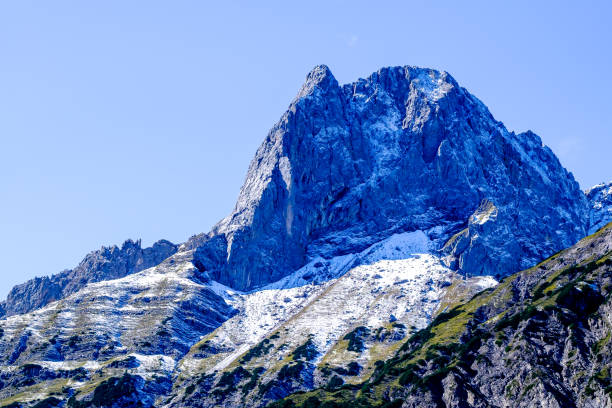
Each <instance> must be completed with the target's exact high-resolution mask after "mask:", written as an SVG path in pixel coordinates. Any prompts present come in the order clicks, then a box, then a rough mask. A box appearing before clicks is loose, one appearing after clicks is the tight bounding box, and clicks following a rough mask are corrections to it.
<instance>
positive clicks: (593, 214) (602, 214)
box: [586, 181, 612, 234]
mask: <svg viewBox="0 0 612 408" xmlns="http://www.w3.org/2000/svg"><path fill="white" fill-rule="evenodd" d="M586 196H587V199H588V201H589V210H590V211H589V234H592V233H594V232H595V231H597V230H598V229H600V228H601V227H603V226H604V225H606V224H607V223H609V222H610V221H612V181H610V182H608V183H601V184H598V185H596V186H593V187H591V188H590V189H588V190H587V191H586Z"/></svg>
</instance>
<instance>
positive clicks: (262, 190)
mask: <svg viewBox="0 0 612 408" xmlns="http://www.w3.org/2000/svg"><path fill="white" fill-rule="evenodd" d="M586 207H587V205H586V200H585V198H584V194H583V193H582V192H581V191H580V188H579V186H578V184H577V182H576V181H575V180H574V178H573V176H572V175H571V174H570V173H568V172H567V171H566V170H565V169H564V168H563V167H562V166H561V164H560V163H559V161H558V160H557V158H556V157H555V155H554V154H553V153H552V152H551V150H550V149H549V148H548V147H546V146H543V145H542V142H541V140H540V138H539V137H538V136H537V135H535V134H534V133H532V132H525V133H521V134H515V133H513V132H509V131H508V130H506V128H505V127H504V125H503V124H502V123H501V122H498V121H496V120H495V119H494V118H493V116H492V115H491V113H490V112H489V111H488V109H487V108H486V106H485V105H484V104H482V103H481V102H480V101H479V100H478V99H477V98H475V97H474V96H472V95H471V94H470V93H469V92H467V91H466V90H465V89H464V88H462V87H460V86H459V84H458V83H457V82H456V81H455V80H454V79H453V78H452V77H451V76H450V75H449V74H447V73H445V72H439V71H435V70H431V69H423V68H416V67H410V66H406V67H393V68H383V69H381V70H379V71H378V72H375V73H373V74H372V75H371V76H370V77H368V78H366V79H360V80H358V81H357V82H354V83H351V84H347V85H343V86H341V85H339V84H338V82H337V81H336V79H335V78H334V77H333V75H332V73H331V72H330V70H329V69H328V68H327V67H326V66H317V67H315V68H314V69H313V70H312V71H311V72H310V73H309V74H308V77H307V79H306V82H305V84H304V85H303V87H302V88H301V90H300V91H299V93H298V95H297V97H296V98H295V99H294V100H293V102H292V103H291V104H290V106H289V109H288V110H287V112H285V114H283V116H282V117H281V119H280V120H279V122H278V123H276V125H274V127H273V128H272V129H271V130H270V132H269V134H268V136H267V137H266V139H265V140H264V142H263V144H262V145H261V146H260V148H259V149H258V150H257V153H256V155H255V158H254V159H253V161H252V162H251V165H250V167H249V171H248V174H247V177H246V181H245V183H244V186H243V187H242V190H241V192H240V196H239V198H238V201H237V203H236V206H235V209H234V211H233V212H232V213H231V215H230V216H228V217H227V218H225V219H224V220H222V221H221V222H220V223H219V224H218V225H217V226H216V227H215V228H214V229H213V231H212V232H211V233H210V234H207V235H201V236H198V237H194V238H193V240H192V241H191V242H188V243H187V244H186V245H187V246H188V247H190V246H191V247H198V251H197V253H196V260H197V264H198V267H199V268H200V269H201V270H206V271H207V272H209V273H210V274H211V276H212V277H213V278H215V279H217V280H219V281H220V282H223V283H225V284H227V285H229V286H231V287H234V288H237V289H242V290H244V289H251V288H255V287H259V286H262V285H264V284H266V283H269V282H273V281H276V280H278V279H280V278H282V277H283V276H286V275H287V274H289V273H291V272H292V271H294V270H295V269H297V268H299V267H301V266H303V265H304V264H306V263H307V262H308V260H309V259H312V258H313V257H314V256H317V255H321V256H324V257H330V256H334V255H339V254H342V253H349V252H354V251H357V250H362V249H363V248H365V247H367V246H368V245H370V244H372V243H373V242H376V241H377V240H380V239H381V238H384V237H386V236H390V235H391V234H392V233H396V232H403V231H414V230H417V229H421V230H427V229H430V228H432V227H434V226H438V227H439V228H438V230H437V233H438V234H439V236H438V238H442V241H443V242H442V244H443V243H444V242H445V241H447V240H448V239H450V238H451V237H453V235H455V234H457V233H459V234H460V236H456V237H454V239H453V240H452V241H451V242H449V243H448V245H446V246H445V247H444V250H443V253H444V255H445V256H446V261H447V263H448V265H449V266H452V267H453V268H455V269H458V270H459V271H461V272H463V273H466V274H469V275H479V274H483V275H496V276H503V275H507V274H508V273H511V272H514V271H516V270H519V269H520V268H522V267H526V266H529V265H531V264H533V263H535V262H537V261H538V260H540V259H542V258H543V257H544V256H546V255H549V254H551V253H553V252H555V251H557V250H559V249H561V248H564V247H567V246H569V245H571V244H573V243H574V242H576V241H577V240H578V239H579V238H581V237H582V236H584V235H585V233H586V230H585V229H586V222H585V220H586V218H587V209H586ZM483 211H485V212H483ZM442 244H441V245H440V246H441V247H442Z"/></svg>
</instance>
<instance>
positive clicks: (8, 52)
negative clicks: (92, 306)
mask: <svg viewBox="0 0 612 408" xmlns="http://www.w3.org/2000/svg"><path fill="white" fill-rule="evenodd" d="M215 3H216V4H215V5H213V4H212V2H204V1H171V2H170V1H149V0H147V1H97V2H93V1H74V2H67V1H53V2H50V1H26V0H19V1H10V2H9V1H3V2H0V141H1V144H0V155H1V156H0V233H1V234H0V259H1V260H2V262H1V263H0V298H4V296H5V295H6V293H7V292H8V290H9V289H10V287H12V286H13V285H14V284H17V283H20V282H23V281H25V280H26V279H28V278H31V277H33V276H36V275H38V276H40V275H44V274H51V273H55V272H58V271H60V270H62V269H64V268H69V267H73V266H75V265H76V264H77V263H78V261H79V260H80V259H81V258H82V257H83V256H84V255H85V254H86V253H87V252H89V251H91V250H94V249H97V248H99V247H100V246H102V245H110V244H121V242H123V241H124V240H125V239H126V238H134V239H137V238H142V239H143V243H144V244H146V245H150V244H151V243H152V242H154V241H156V240H157V239H160V238H166V239H169V240H172V241H174V242H181V241H184V240H185V239H187V238H188V237H189V236H190V235H192V234H195V233H198V232H203V231H207V230H208V229H209V228H210V227H211V226H212V225H213V224H214V223H215V222H216V221H217V220H219V219H220V218H222V217H223V216H225V215H227V214H228V213H229V212H230V210H231V209H232V207H233V204H234V201H235V199H236V197H237V194H238V190H239V188H240V185H241V183H242V181H243V178H244V175H245V172H246V169H247V166H248V164H249V161H250V159H251V157H252V156H253V154H254V152H255V150H256V148H257V146H258V145H259V143H260V142H261V141H262V140H263V138H264V137H265V135H266V133H267V131H268V129H269V128H271V127H272V125H273V124H274V123H275V121H276V120H277V119H278V118H279V117H280V115H281V114H282V113H283V112H284V110H285V109H286V107H287V106H288V104H289V102H290V101H291V99H292V98H293V97H294V96H295V94H296V92H297V90H298V89H299V87H300V85H301V83H302V82H303V81H304V78H305V76H306V74H307V73H308V71H309V70H310V69H311V68H312V67H313V66H314V65H316V64H321V63H324V64H327V65H328V66H329V67H330V68H331V70H332V72H333V73H334V75H335V76H336V78H337V79H338V81H339V82H341V83H346V82H352V81H354V80H355V79H357V78H358V77H365V76H367V75H368V74H370V73H371V72H373V71H375V70H377V69H378V68H380V67H383V66H389V65H406V64H409V65H419V66H426V67H432V68H438V69H442V70H446V71H448V72H450V73H451V74H452V75H453V76H454V77H455V78H456V79H457V80H458V81H459V83H460V84H462V85H463V86H464V87H466V88H468V89H469V90H470V91H471V92H472V93H473V94H475V95H476V96H478V97H479V98H480V99H481V100H482V101H483V102H484V103H485V104H486V105H487V106H488V107H489V108H490V109H491V111H492V113H493V114H494V115H495V117H496V118H497V119H498V120H501V121H503V122H504V123H505V124H506V126H507V127H508V128H509V129H511V130H515V131H524V130H527V129H532V130H533V131H535V132H536V133H538V134H539V135H540V136H541V137H542V139H543V141H544V142H545V143H546V144H547V145H549V146H550V147H551V148H552V149H553V151H554V152H555V153H556V154H557V155H558V156H559V157H560V159H561V162H562V163H563V164H564V165H565V166H566V167H567V168H568V169H569V170H571V171H572V172H573V173H574V175H575V176H576V178H577V179H578V181H579V182H580V184H581V186H582V187H588V186H590V185H593V184H596V183H599V182H601V181H607V180H610V179H612V161H611V160H610V152H611V151H612V131H611V129H612V123H611V122H612V104H611V103H610V95H612V45H611V44H612V29H611V26H612V24H610V16H611V15H612V6H610V4H611V3H610V2H608V1H599V2H597V1H587V2H576V1H572V2H569V1H513V2H504V3H505V5H500V4H501V3H502V2H492V1H462V2H458V1H436V2H432V1H380V2H375V1H355V0H353V1H333V0H327V1H308V2H292V1H278V2H248V3H247V2H244V3H235V2H215ZM260 3H266V5H261V4H260ZM294 3H295V4H299V5H295V4H294ZM254 4H257V6H254Z"/></svg>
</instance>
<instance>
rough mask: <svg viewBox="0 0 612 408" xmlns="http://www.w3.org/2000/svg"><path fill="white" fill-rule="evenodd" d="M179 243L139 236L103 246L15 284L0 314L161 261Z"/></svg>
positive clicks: (36, 305)
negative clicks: (71, 264) (65, 266)
mask: <svg viewBox="0 0 612 408" xmlns="http://www.w3.org/2000/svg"><path fill="white" fill-rule="evenodd" d="M177 248H178V247H177V246H176V245H174V244H173V243H171V242H170V241H166V240H160V241H158V242H156V243H154V244H153V245H152V246H151V247H149V248H142V246H141V243H140V240H138V241H136V242H134V241H132V240H127V241H125V242H124V243H123V245H122V246H121V247H117V246H111V247H102V248H101V249H100V250H98V251H93V252H91V253H89V254H88V255H87V256H86V257H85V258H84V259H83V260H82V261H81V262H80V263H79V265H78V266H77V267H75V268H74V269H70V270H66V271H63V272H60V273H57V274H55V275H52V276H50V277H49V276H44V277H42V278H35V279H32V280H29V281H27V282H26V283H23V284H21V285H17V286H15V287H14V288H13V289H12V290H11V291H10V292H9V294H8V297H7V299H6V300H5V301H4V302H2V303H1V304H0V317H1V316H2V315H7V316H12V315H15V314H20V313H27V312H30V311H32V310H36V309H39V308H41V307H43V306H45V305H47V304H48V303H50V302H53V301H55V300H59V299H63V298H64V297H66V296H68V295H70V294H72V293H75V292H77V291H78V290H79V289H82V288H84V287H85V286H86V285H87V284H88V283H93V282H99V281H103V280H109V279H117V278H122V277H124V276H127V275H129V274H132V273H134V272H138V271H142V270H144V269H147V268H150V267H152V266H155V265H158V264H159V263H161V262H162V261H163V260H164V259H166V258H168V257H169V256H170V255H173V254H174V253H175V252H176V250H177Z"/></svg>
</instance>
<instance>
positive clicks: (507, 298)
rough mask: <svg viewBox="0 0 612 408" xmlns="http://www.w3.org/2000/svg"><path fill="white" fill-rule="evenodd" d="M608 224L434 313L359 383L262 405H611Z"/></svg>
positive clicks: (611, 240) (611, 234)
mask: <svg viewBox="0 0 612 408" xmlns="http://www.w3.org/2000/svg"><path fill="white" fill-rule="evenodd" d="M611 257H612V224H608V226H607V227H604V229H602V230H600V231H599V232H597V233H596V234H594V235H592V236H589V237H587V238H585V239H584V240H582V241H580V242H579V243H578V244H577V245H576V246H574V247H572V248H569V249H567V250H564V251H562V252H560V253H558V254H556V255H555V256H553V257H552V258H550V259H548V260H546V261H545V262H542V263H540V264H539V265H537V266H536V267H534V268H531V269H529V270H526V271H523V272H520V273H518V274H515V275H512V276H510V277H508V278H506V279H505V280H504V282H502V283H501V284H500V285H498V286H497V287H495V288H494V289H489V290H485V291H483V292H482V293H480V294H479V295H477V296H475V297H474V298H472V299H471V300H470V301H468V302H465V303H459V304H457V305H456V306H453V305H452V304H451V305H449V306H448V307H447V308H446V309H444V310H443V311H441V313H439V314H438V316H437V317H436V318H435V319H434V321H433V322H432V323H431V324H430V325H429V326H428V327H427V328H425V329H424V330H420V331H417V332H416V333H414V334H413V335H412V337H410V339H409V340H408V341H407V342H405V343H404V345H403V346H402V347H401V349H400V350H399V352H398V353H397V354H396V355H395V356H394V357H393V358H391V359H389V360H387V361H386V362H385V363H384V364H383V363H381V364H379V365H378V367H377V370H376V371H375V372H374V374H373V375H372V376H371V377H370V378H368V380H367V381H365V382H363V383H360V384H357V385H354V386H345V387H342V388H341V387H340V384H338V385H336V386H332V387H327V389H320V390H318V391H315V392H311V393H307V394H299V395H298V394H296V395H295V396H292V397H290V398H288V399H286V400H284V401H280V402H276V403H274V404H272V405H270V407H275V408H278V407H282V408H297V407H318V406H323V405H321V404H322V403H323V402H325V403H326V405H325V406H330V407H338V408H342V407H383V406H384V407H402V408H408V407H415V408H416V407H432V406H439V407H535V406H545V407H559V408H560V407H611V406H612V386H610V384H611V383H612V382H611V381H612V377H611V372H610V367H611V364H612V357H611V356H612V341H611V336H612V324H611V323H610V317H611V316H612V303H611V296H612V291H611V290H612V258H611Z"/></svg>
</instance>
